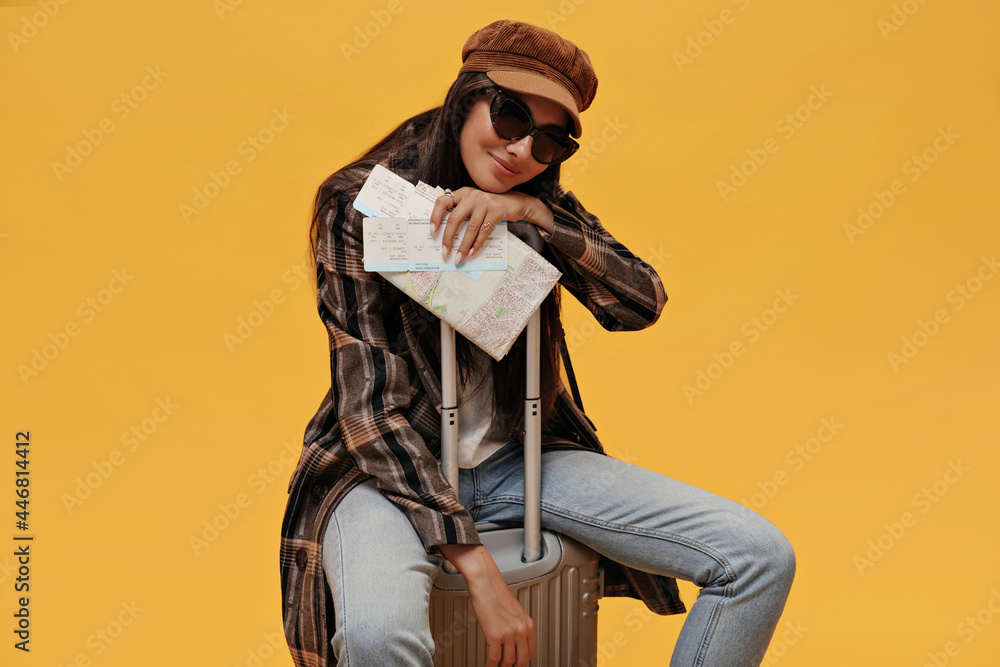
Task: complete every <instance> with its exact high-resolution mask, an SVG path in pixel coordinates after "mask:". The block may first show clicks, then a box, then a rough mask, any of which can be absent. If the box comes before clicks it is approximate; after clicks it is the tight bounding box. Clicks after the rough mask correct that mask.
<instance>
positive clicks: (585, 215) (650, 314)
mask: <svg viewBox="0 0 1000 667" xmlns="http://www.w3.org/2000/svg"><path fill="white" fill-rule="evenodd" d="M455 195H456V196H457V198H456V201H457V202H458V203H457V205H455V207H454V209H453V210H452V212H451V215H450V217H449V218H448V223H447V225H446V227H445V232H444V234H443V243H444V249H445V251H446V254H447V252H450V251H451V249H452V248H451V244H452V243H453V242H454V243H455V251H456V255H457V254H458V253H462V256H463V257H464V256H468V255H469V254H470V252H471V255H472V256H474V255H475V252H476V251H477V250H478V249H479V248H480V247H482V244H483V243H485V242H486V238H487V237H488V235H489V232H491V231H492V229H490V228H489V227H484V226H483V223H484V222H488V223H490V224H495V223H496V222H498V221H500V220H524V221H527V222H531V223H533V224H535V225H536V226H537V227H538V228H539V229H540V230H541V234H542V236H543V237H544V238H545V240H546V250H545V254H546V257H547V258H548V259H550V260H552V262H553V264H555V265H556V268H558V269H559V270H560V271H561V272H562V274H563V276H562V278H561V279H560V282H561V283H562V284H563V285H564V286H565V287H566V288H567V289H568V290H569V291H570V293H572V294H573V296H575V297H576V298H577V299H578V300H579V301H580V302H581V303H582V304H583V305H584V306H586V307H587V309H588V310H590V311H591V312H592V313H593V314H594V317H596V318H597V321H598V322H600V323H601V326H603V327H604V328H605V329H608V330H609V331H627V330H635V329H642V328H645V327H648V326H650V325H651V324H653V323H654V322H655V321H656V320H657V319H658V318H659V316H660V312H661V311H662V310H663V306H664V304H665V303H666V301H667V295H666V292H665V291H664V290H663V284H662V283H661V282H660V277H659V276H658V275H657V273H656V271H655V270H654V269H653V267H651V266H650V265H649V264H647V263H646V262H644V261H642V260H641V259H639V258H638V257H636V256H635V255H634V254H632V253H631V252H629V250H628V248H626V247H625V246H623V245H622V244H621V243H619V242H618V241H616V240H615V238H614V237H613V236H611V234H610V233H609V232H608V231H607V230H606V229H605V228H604V226H603V225H601V221H600V220H598V219H597V218H596V217H595V216H593V215H591V214H590V213H589V212H588V211H587V210H586V209H585V208H584V207H583V205H582V204H580V202H579V201H578V200H577V198H576V197H575V196H574V195H572V194H570V193H566V192H563V191H562V189H561V188H560V189H559V191H558V195H559V196H558V197H557V199H556V202H555V204H554V205H553V206H552V207H551V208H549V207H548V206H546V205H545V204H544V203H543V202H542V201H541V200H539V199H537V198H535V197H531V196H529V195H526V194H523V193H519V192H508V193H504V194H494V193H487V192H483V191H481V190H476V189H475V188H462V189H461V190H457V191H456V192H455ZM451 204H452V201H451V197H449V196H448V195H445V196H443V197H440V198H438V200H437V202H436V203H435V206H434V210H433V212H432V213H431V225H432V227H433V228H434V229H435V230H436V229H437V225H438V224H440V222H441V219H442V216H443V214H444V212H445V211H446V210H447V209H448V207H449V206H450V205H451ZM465 218H468V219H469V225H468V227H467V228H466V232H465V235H464V236H463V237H462V238H461V239H458V238H457V237H455V232H456V230H457V228H458V224H459V222H460V221H461V220H463V219H465ZM453 239H454V241H453Z"/></svg>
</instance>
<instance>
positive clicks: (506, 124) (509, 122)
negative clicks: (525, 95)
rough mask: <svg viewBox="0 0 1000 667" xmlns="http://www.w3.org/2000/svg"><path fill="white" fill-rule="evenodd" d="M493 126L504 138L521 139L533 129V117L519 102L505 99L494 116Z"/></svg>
mask: <svg viewBox="0 0 1000 667" xmlns="http://www.w3.org/2000/svg"><path fill="white" fill-rule="evenodd" d="M493 127H494V128H495V129H496V131H497V133H498V134H500V136H502V137H503V138H504V139H519V138H520V137H523V136H524V135H525V134H527V133H528V130H530V129H531V117H530V116H528V114H527V112H526V111H525V110H524V109H522V108H521V105H519V104H518V103H517V102H514V101H512V100H504V101H503V102H502V103H501V104H500V108H499V109H497V113H496V115H495V116H494V117H493Z"/></svg>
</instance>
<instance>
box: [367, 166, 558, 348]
mask: <svg viewBox="0 0 1000 667" xmlns="http://www.w3.org/2000/svg"><path fill="white" fill-rule="evenodd" d="M369 186H371V187H369ZM414 193H419V194H414ZM435 193H436V194H435ZM443 193H444V191H443V190H441V189H440V188H431V187H430V186H428V185H427V184H426V183H418V184H417V186H413V185H412V184H411V183H409V182H407V181H406V180H404V179H402V178H400V177H399V176H397V175H396V174H394V173H392V172H391V171H389V170H388V169H386V168H384V167H382V166H381V165H379V166H376V167H375V168H374V169H373V170H372V173H371V175H370V176H369V178H368V180H367V181H366V182H365V185H364V186H363V187H362V189H361V191H360V192H359V193H358V197H357V199H355V200H354V203H353V205H354V208H356V209H357V210H358V211H361V212H362V213H364V214H365V215H367V216H368V217H369V218H371V219H373V220H370V221H368V222H367V223H366V226H365V230H364V231H365V258H364V259H365V270H372V269H369V238H368V236H369V230H379V231H378V232H377V233H376V232H374V231H373V233H372V243H373V248H377V247H380V246H381V247H382V249H383V250H384V248H385V247H393V248H394V252H395V254H394V255H393V256H394V257H395V260H396V261H410V260H409V259H406V260H402V258H403V257H404V253H403V252H402V249H401V248H400V245H401V239H402V232H401V231H400V230H401V229H406V228H407V227H408V226H409V225H410V224H414V223H419V224H420V225H422V226H423V227H424V230H425V231H424V233H425V234H427V235H428V236H429V232H430V213H431V209H432V208H433V205H434V200H435V199H436V198H437V197H439V196H440V195H441V194H443ZM420 202H423V203H422V204H421V203H420ZM386 218H389V219H392V220H393V222H390V221H387V220H385V219H386ZM403 221H406V224H405V225H403V224H402V222H403ZM383 223H384V224H383ZM369 225H371V227H369ZM443 227H444V225H442V226H441V228H443ZM504 227H505V226H501V225H498V226H497V228H496V229H495V230H494V232H493V233H492V234H491V235H490V238H491V240H492V239H493V237H501V238H502V242H503V244H504V245H505V248H504V254H505V255H506V261H505V263H504V264H503V267H502V268H498V269H486V270H476V271H469V270H468V269H473V268H475V269H481V268H482V265H479V266H475V263H474V262H463V263H462V264H461V265H460V266H459V267H457V269H458V270H456V268H455V267H454V265H452V266H451V267H449V269H448V270H445V269H440V268H439V269H437V270H429V271H415V270H408V271H391V270H383V269H375V270H376V271H377V272H378V273H379V274H381V275H382V276H384V277H385V278H386V280H388V281H389V282H391V283H392V284H393V285H395V286H396V287H398V288H399V289H401V290H403V291H404V292H405V293H406V294H407V295H408V296H409V297H410V298H411V299H413V300H414V301H416V302H417V303H419V304H420V305H422V306H423V307H424V308H426V309H427V310H429V311H431V312H432V313H434V314H435V315H437V316H438V317H439V318H441V319H442V320H444V321H445V322H447V323H449V324H450V325H452V326H453V327H454V328H455V331H457V332H458V333H460V334H462V335H463V336H465V337H466V338H468V339H469V340H470V341H472V342H473V343H474V344H475V345H476V346H478V347H479V348H480V349H482V350H483V351H485V352H486V353H487V354H489V355H490V356H491V357H493V358H494V359H497V360H500V359H502V358H503V357H504V355H505V354H507V351H508V350H510V346H511V345H513V344H514V341H515V340H517V337H518V335H519V334H520V333H521V331H522V330H523V329H524V327H525V325H527V323H528V319H529V318H530V317H531V314H532V313H533V312H535V310H536V309H537V308H538V307H539V306H540V305H541V303H542V301H543V300H544V299H545V297H546V296H547V295H548V293H549V292H550V291H552V288H553V287H554V286H555V284H556V282H557V281H558V280H559V277H560V275H561V274H560V273H559V271H558V269H556V268H555V267H554V266H552V264H550V263H549V262H548V261H546V260H545V259H544V258H543V257H542V256H541V255H539V254H538V253H537V252H535V251H534V250H532V249H531V248H529V247H528V246H527V245H526V244H525V243H524V242H523V241H521V240H520V239H519V238H517V237H516V236H514V235H513V234H511V233H510V232H505V230H504ZM501 232H503V233H501ZM440 233H441V229H439V230H438V234H439V235H440ZM383 235H384V236H386V237H388V236H394V237H395V241H391V240H390V241H386V240H385V239H384V238H383ZM457 238H461V237H460V236H459V237H457ZM393 244H395V245H393ZM431 245H434V244H431ZM487 245H488V244H487ZM434 248H436V250H434V251H435V252H437V256H438V258H440V241H438V243H437V244H436V245H434ZM494 248H496V246H495V247H494ZM485 250H486V246H485V245H484V246H483V249H482V250H480V253H479V254H480V255H483V254H485ZM495 252H497V253H499V251H497V250H495ZM383 257H384V255H379V260H378V261H376V262H373V264H374V265H378V264H379V263H380V262H381V261H382V258H383ZM488 261H489V262H491V263H493V262H496V260H495V259H492V258H491V259H489V260H488ZM438 264H440V261H438ZM494 265H495V264H494Z"/></svg>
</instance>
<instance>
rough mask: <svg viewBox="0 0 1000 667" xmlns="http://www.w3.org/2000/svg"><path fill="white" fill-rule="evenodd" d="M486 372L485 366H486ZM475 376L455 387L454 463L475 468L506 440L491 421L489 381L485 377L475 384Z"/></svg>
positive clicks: (490, 384) (491, 386) (491, 389)
mask: <svg viewBox="0 0 1000 667" xmlns="http://www.w3.org/2000/svg"><path fill="white" fill-rule="evenodd" d="M487 372H488V369H487ZM481 379H482V378H481V377H479V376H475V377H471V378H469V383H468V384H467V385H465V384H463V385H462V386H461V387H459V390H458V467H459V468H475V467H476V466H477V465H479V464H480V463H482V462H483V461H485V460H486V459H487V458H489V456H490V455H491V454H493V453H494V452H496V451H497V450H498V449H500V448H501V447H503V446H504V445H506V444H507V438H506V436H505V434H503V433H502V432H497V429H491V428H490V426H491V423H492V421H493V382H492V378H487V379H486V381H485V382H483V383H482V385H481V386H479V387H478V389H477V385H478V384H479V381H480V380H481Z"/></svg>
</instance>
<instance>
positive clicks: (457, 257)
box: [455, 250, 465, 264]
mask: <svg viewBox="0 0 1000 667" xmlns="http://www.w3.org/2000/svg"><path fill="white" fill-rule="evenodd" d="M463 257H465V255H464V254H462V251H461V250H459V251H458V254H457V255H455V263H456V264H461V263H462V258H463Z"/></svg>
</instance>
